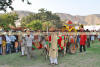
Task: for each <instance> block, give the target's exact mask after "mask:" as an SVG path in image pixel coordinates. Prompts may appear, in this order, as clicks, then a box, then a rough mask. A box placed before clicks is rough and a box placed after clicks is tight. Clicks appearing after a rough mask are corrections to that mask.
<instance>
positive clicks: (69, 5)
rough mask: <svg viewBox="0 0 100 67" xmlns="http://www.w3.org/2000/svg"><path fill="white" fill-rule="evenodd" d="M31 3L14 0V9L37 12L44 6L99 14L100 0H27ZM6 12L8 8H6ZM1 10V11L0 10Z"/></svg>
mask: <svg viewBox="0 0 100 67" xmlns="http://www.w3.org/2000/svg"><path fill="white" fill-rule="evenodd" d="M29 1H30V2H31V3H32V5H28V4H27V3H23V2H21V0H15V1H14V2H13V4H12V6H13V7H14V10H18V11H19V10H24V11H31V12H37V11H38V9H40V8H45V9H47V10H49V11H52V12H53V13H56V12H57V13H67V14H71V15H90V14H100V0H29ZM7 11H8V12H9V11H10V9H8V10H7ZM0 12H2V11H0Z"/></svg>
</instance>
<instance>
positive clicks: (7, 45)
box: [5, 35, 11, 54]
mask: <svg viewBox="0 0 100 67" xmlns="http://www.w3.org/2000/svg"><path fill="white" fill-rule="evenodd" d="M5 37H6V53H7V54H9V53H11V39H10V37H9V35H5Z"/></svg>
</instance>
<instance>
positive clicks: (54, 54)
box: [49, 33, 58, 59]
mask: <svg viewBox="0 0 100 67" xmlns="http://www.w3.org/2000/svg"><path fill="white" fill-rule="evenodd" d="M49 56H50V57H51V58H53V59H55V58H57V57H58V47H57V34H54V33H53V34H52V35H51V47H50V50H49Z"/></svg>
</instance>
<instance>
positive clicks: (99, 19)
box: [56, 13, 100, 25]
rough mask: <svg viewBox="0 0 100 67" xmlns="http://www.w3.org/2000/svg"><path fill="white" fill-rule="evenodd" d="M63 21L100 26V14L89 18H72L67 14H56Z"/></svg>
mask: <svg viewBox="0 0 100 67" xmlns="http://www.w3.org/2000/svg"><path fill="white" fill-rule="evenodd" d="M56 14H57V15H58V16H59V17H60V18H61V20H63V21H67V20H71V21H73V22H79V23H82V24H86V25H100V14H92V15H88V16H72V15H70V14H66V13H56Z"/></svg>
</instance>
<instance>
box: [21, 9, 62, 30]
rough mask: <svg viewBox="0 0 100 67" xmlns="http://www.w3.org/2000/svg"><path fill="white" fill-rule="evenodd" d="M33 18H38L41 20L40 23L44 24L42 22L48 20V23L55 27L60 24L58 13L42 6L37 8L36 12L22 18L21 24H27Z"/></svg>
mask: <svg viewBox="0 0 100 67" xmlns="http://www.w3.org/2000/svg"><path fill="white" fill-rule="evenodd" d="M33 20H40V21H41V22H42V25H43V24H45V23H44V22H47V23H48V22H49V23H50V24H52V25H55V26H56V27H57V28H60V27H61V26H62V23H61V20H60V17H59V16H58V15H56V14H54V13H52V12H51V11H47V10H45V9H43V8H41V9H39V11H38V13H35V14H30V15H29V16H27V17H24V18H22V20H21V23H22V26H25V25H26V24H29V23H30V22H31V21H33ZM47 23H46V24H47ZM43 30H44V28H43Z"/></svg>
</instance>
